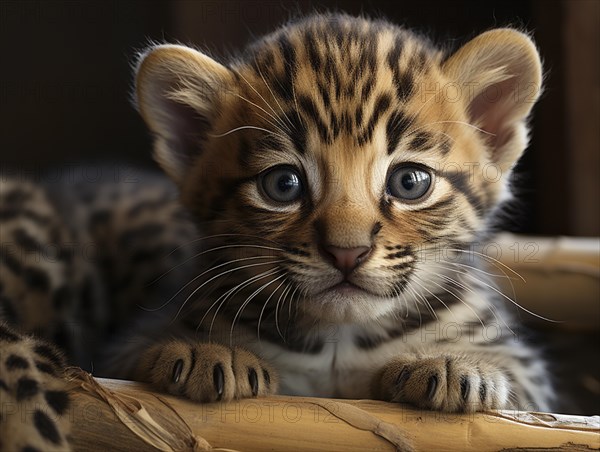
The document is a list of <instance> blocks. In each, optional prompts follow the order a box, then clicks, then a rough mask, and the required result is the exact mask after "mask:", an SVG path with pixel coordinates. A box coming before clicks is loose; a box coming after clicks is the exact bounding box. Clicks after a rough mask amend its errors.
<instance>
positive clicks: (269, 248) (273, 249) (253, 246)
mask: <svg viewBox="0 0 600 452" xmlns="http://www.w3.org/2000/svg"><path fill="white" fill-rule="evenodd" d="M230 248H258V249H263V250H270V251H285V250H283V249H282V248H274V247H268V246H263V245H252V244H244V243H236V244H234V245H221V246H217V247H214V248H210V249H208V250H204V251H201V252H199V253H196V254H194V255H193V256H190V257H188V258H187V259H185V260H184V261H183V262H179V263H178V264H176V265H175V266H174V267H172V268H171V269H169V270H167V271H166V272H164V273H163V274H161V275H160V276H158V277H157V278H156V279H154V280H153V281H151V282H149V283H148V286H151V285H152V284H155V283H156V282H157V281H159V280H160V279H162V278H164V277H165V276H167V275H168V274H169V273H171V272H172V271H173V270H176V269H177V268H179V267H181V266H182V265H185V264H187V263H188V262H189V261H191V260H193V259H197V258H198V257H200V256H202V255H204V254H208V253H212V252H214V251H219V250H223V249H230ZM262 257H271V258H272V257H273V256H262Z"/></svg>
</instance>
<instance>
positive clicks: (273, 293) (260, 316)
mask: <svg viewBox="0 0 600 452" xmlns="http://www.w3.org/2000/svg"><path fill="white" fill-rule="evenodd" d="M286 275H287V274H284V275H283V276H284V277H285V279H284V280H283V281H281V283H280V284H279V285H278V286H277V288H276V289H275V290H274V291H273V292H271V294H270V295H269V297H268V298H267V301H265V304H263V307H262V309H261V310H260V314H259V316H258V325H257V327H256V328H257V331H256V333H257V334H256V336H257V338H258V341H259V342H260V322H261V320H262V316H263V314H264V312H265V308H266V307H267V304H269V301H270V300H271V298H273V295H275V294H276V293H277V291H278V290H279V289H280V288H281V286H283V285H284V284H285V283H286V280H287V276H286Z"/></svg>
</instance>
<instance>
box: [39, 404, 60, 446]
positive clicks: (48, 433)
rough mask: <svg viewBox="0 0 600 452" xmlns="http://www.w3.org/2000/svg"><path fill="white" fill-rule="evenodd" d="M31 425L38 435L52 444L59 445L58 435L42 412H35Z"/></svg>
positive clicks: (52, 423) (50, 421) (50, 420)
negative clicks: (32, 424)
mask: <svg viewBox="0 0 600 452" xmlns="http://www.w3.org/2000/svg"><path fill="white" fill-rule="evenodd" d="M33 423H34V425H35V428H37V431H38V432H39V434H40V435H42V436H43V437H44V438H46V439H47V440H48V441H50V442H51V443H53V444H60V435H59V433H58V430H57V429H56V426H55V425H54V422H52V419H50V418H49V417H48V416H47V415H46V414H45V413H44V412H43V411H41V410H36V411H35V413H34V415H33Z"/></svg>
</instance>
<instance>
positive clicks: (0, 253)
mask: <svg viewBox="0 0 600 452" xmlns="http://www.w3.org/2000/svg"><path fill="white" fill-rule="evenodd" d="M0 262H1V263H3V264H4V265H6V266H7V267H8V268H9V270H10V271H11V272H13V273H14V274H15V275H17V276H18V275H21V273H23V264H21V262H19V260H18V259H17V258H16V257H15V256H13V254H12V253H10V254H9V253H8V250H5V248H4V247H2V248H0Z"/></svg>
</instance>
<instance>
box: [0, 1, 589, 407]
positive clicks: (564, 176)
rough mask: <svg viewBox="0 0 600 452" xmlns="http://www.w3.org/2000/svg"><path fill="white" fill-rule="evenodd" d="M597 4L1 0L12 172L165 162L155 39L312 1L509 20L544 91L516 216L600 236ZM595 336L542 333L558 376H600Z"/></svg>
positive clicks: (544, 230) (493, 23)
mask: <svg viewBox="0 0 600 452" xmlns="http://www.w3.org/2000/svg"><path fill="white" fill-rule="evenodd" d="M599 6H600V2H598V1H597V0H570V1H566V0H518V1H452V0H444V1H431V0H429V1H428V0H418V1H417V0H410V1H403V0H395V1H390V2H374V1H363V2H359V1H338V2H329V3H324V2H316V1H315V2H312V1H300V2H284V1H281V0H278V1H267V0H265V1H251V0H248V1H243V0H240V1H176V2H164V1H133V2H124V1H119V2H117V1H102V2H101V1H89V2H84V1H82V2H76V1H65V2H58V1H50V0H48V1H45V0H42V1H26V0H16V1H0V33H1V36H0V58H1V70H0V90H1V91H0V124H2V133H1V134H0V140H1V143H0V156H1V160H0V162H1V171H2V172H3V173H6V174H14V173H15V172H17V173H20V174H23V175H25V176H27V177H34V178H35V177H36V176H39V175H41V174H42V173H43V172H44V171H47V170H48V169H51V168H56V167H65V166H67V167H69V166H79V165H81V164H86V163H95V162H102V163H103V164H106V163H109V164H110V163H119V164H120V163H128V164H134V165H137V166H144V167H155V166H156V165H155V164H154V163H153V161H152V159H151V156H150V149H151V146H150V139H149V136H148V134H147V132H146V129H145V127H144V125H143V123H142V121H141V119H140V118H139V117H138V115H137V113H136V112H135V110H134V108H133V106H132V105H131V102H130V93H131V85H132V67H131V64H132V61H134V59H135V53H136V51H137V50H139V49H142V48H144V47H145V46H146V45H147V44H148V42H149V41H150V40H154V41H159V42H174V41H179V42H182V43H187V44H193V45H196V46H199V47H200V48H201V49H203V50H205V51H209V52H210V53H211V54H212V55H213V56H215V57H217V58H224V57H226V55H227V54H228V53H230V52H232V51H234V50H235V49H239V48H240V47H241V46H242V45H244V44H245V43H247V42H248V41H249V40H251V39H252V38H253V37H256V36H259V35H261V34H263V33H265V32H268V31H270V30H272V29H273V28H275V27H276V26H277V25H278V24H280V23H282V22H284V21H286V20H287V19H289V18H291V17H294V16H297V15H299V14H301V13H303V12H310V11H313V10H315V9H317V10H331V9H335V10H341V11H345V12H348V13H353V14H359V13H365V14H367V15H370V16H384V17H387V18H388V19H390V20H391V21H394V22H396V23H403V24H406V25H407V26H411V27H416V28H418V29H420V30H422V31H425V32H427V33H429V34H431V35H432V36H433V37H434V38H436V39H437V40H438V41H439V42H440V43H442V44H444V45H456V46H458V45H460V44H461V43H463V42H465V41H466V40H468V39H469V38H471V37H473V36H474V35H475V34H477V33H479V32H481V31H484V30H487V29H489V28H493V27H498V26H507V25H511V26H517V27H519V28H521V29H526V30H528V31H530V32H531V33H532V35H533V37H534V39H535V41H536V42H537V44H538V46H539V48H540V52H541V54H542V56H543V59H544V67H545V70H546V90H545V94H544V96H543V98H542V99H541V100H540V102H539V103H538V105H537V106H536V110H535V115H534V119H533V122H532V126H533V140H532V143H531V147H530V149H529V151H528V152H527V153H526V155H525V157H524V159H523V160H522V162H521V164H520V166H519V168H518V177H517V178H516V186H517V191H518V195H519V198H520V200H521V202H520V203H519V204H517V208H515V209H513V211H512V221H509V222H508V223H507V225H506V227H507V228H508V229H510V230H512V231H517V232H524V233H530V234H540V235H556V234H563V235H584V236H586V235H587V236H598V235H600V231H599V229H600V215H599V211H600V209H599V208H598V198H599V196H598V195H599V192H600V188H599V177H598V175H599V174H600V168H599V167H600V152H599V148H600V145H599V143H598V139H599V138H598V137H599V135H600V134H599V133H598V125H599V124H600V117H599V116H600V88H599V83H600V71H599V69H598V54H600V50H599V48H598V47H599V44H598V41H599V39H600V37H599V35H598V30H599V29H600V23H599V22H600V19H599V17H598V16H599V14H600V13H599V11H600V8H599ZM597 340H598V335H597V333H593V334H588V335H581V336H579V337H577V336H576V335H572V334H571V335H570V336H568V338H567V336H563V335H558V336H555V337H549V336H548V337H546V336H541V338H540V342H541V343H543V344H546V343H547V344H551V343H555V344H554V345H553V346H552V347H553V349H554V350H555V353H560V354H562V355H564V357H565V358H564V360H563V361H562V362H563V363H565V365H564V366H563V369H562V370H559V371H558V375H559V377H562V381H566V382H568V381H575V380H577V381H579V380H580V379H581V378H582V377H581V375H579V374H578V373H581V372H580V371H585V372H587V373H586V375H595V376H596V377H597V376H598V375H600V371H599V369H598V367H599V366H598V364H597V363H596V364H593V363H592V364H591V365H590V362H589V357H590V356H597V351H595V352H594V350H595V347H596V346H597V345H593V344H594V343H595V344H597ZM581 344H588V348H585V347H582V346H581ZM590 344H591V345H590ZM561 347H562V352H559V351H557V350H559V349H561ZM590 347H591V349H589V348H590ZM573 350H576V352H575V353H573V352H572V351H573ZM574 369H579V370H578V371H577V372H575V373H577V374H578V375H577V376H575V375H574V372H573V370H574ZM596 377H594V378H596ZM595 381H596V384H597V382H598V380H597V379H596V380H595ZM572 389H573V384H571V391H570V392H572ZM594 391H595V392H594ZM594 391H592V392H589V391H587V392H586V390H580V391H576V393H573V394H570V395H568V396H567V397H563V398H564V399H567V400H569V401H571V400H572V401H575V402H576V404H577V406H576V407H575V408H573V407H570V406H566V405H565V407H564V411H568V412H581V413H586V414H597V409H598V394H597V391H598V388H597V387H596V389H595V390H594ZM560 393H561V394H568V393H569V391H567V392H562V391H561V392H560Z"/></svg>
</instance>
